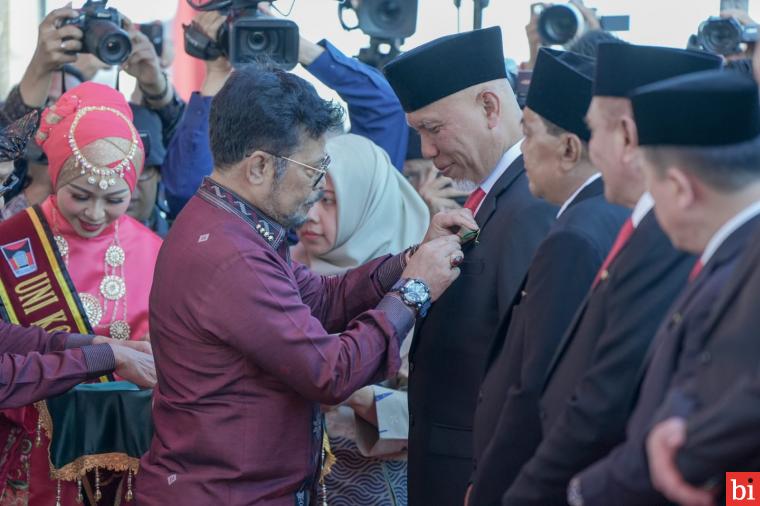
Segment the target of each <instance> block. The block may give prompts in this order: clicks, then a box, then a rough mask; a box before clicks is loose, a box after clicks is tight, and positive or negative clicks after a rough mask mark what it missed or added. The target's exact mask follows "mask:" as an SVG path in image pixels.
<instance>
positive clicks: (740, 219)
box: [700, 201, 760, 265]
mask: <svg viewBox="0 0 760 506" xmlns="http://www.w3.org/2000/svg"><path fill="white" fill-rule="evenodd" d="M758 214H760V201H757V202H755V203H753V204H750V205H749V206H747V207H745V208H744V209H743V210H742V211H741V212H739V214H737V215H736V216H734V217H733V218H731V219H730V220H728V221H727V222H725V223H724V224H723V226H722V227H720V228H719V229H718V231H717V232H715V233H714V234H713V236H712V237H711V238H710V240H709V241H708V242H707V246H705V251H703V252H702V257H701V258H700V261H701V262H702V265H707V262H709V261H710V259H711V258H712V256H713V255H714V254H715V252H716V251H718V248H720V246H721V245H722V244H723V243H724V242H725V241H726V239H728V238H729V237H730V236H731V234H733V233H734V232H736V230H737V229H739V227H741V226H742V225H744V224H745V223H747V222H748V221H749V220H751V219H752V218H754V217H755V216H757V215H758Z"/></svg>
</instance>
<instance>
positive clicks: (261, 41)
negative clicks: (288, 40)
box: [245, 30, 278, 53]
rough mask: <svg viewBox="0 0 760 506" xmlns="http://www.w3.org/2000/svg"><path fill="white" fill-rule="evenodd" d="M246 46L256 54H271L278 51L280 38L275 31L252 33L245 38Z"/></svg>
mask: <svg viewBox="0 0 760 506" xmlns="http://www.w3.org/2000/svg"><path fill="white" fill-rule="evenodd" d="M245 42H246V45H247V46H248V49H250V50H251V51H252V52H254V53H263V52H267V53H271V52H272V51H275V50H276V49H277V45H278V38H277V32H275V31H266V32H265V31H261V30H256V31H251V32H248V34H247V35H246V38H245Z"/></svg>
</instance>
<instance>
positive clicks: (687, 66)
mask: <svg viewBox="0 0 760 506" xmlns="http://www.w3.org/2000/svg"><path fill="white" fill-rule="evenodd" d="M722 62H723V60H721V58H720V57H719V56H715V55H712V54H709V53H704V52H701V51H688V50H686V49H674V48H670V47H659V46H635V45H632V44H618V43H614V42H605V43H601V44H599V53H598V55H597V57H596V78H595V79H594V95H595V96H604V97H627V96H628V95H629V94H630V93H631V92H632V91H633V90H634V89H636V88H638V87H640V86H644V85H647V84H651V83H656V82H657V81H663V80H665V79H670V78H671V77H676V76H680V75H684V74H690V73H692V72H701V71H703V70H714V69H719V68H720V67H721V65H722Z"/></svg>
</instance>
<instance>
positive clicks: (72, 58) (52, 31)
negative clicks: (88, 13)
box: [0, 4, 184, 141]
mask: <svg viewBox="0 0 760 506" xmlns="http://www.w3.org/2000/svg"><path fill="white" fill-rule="evenodd" d="M79 15H80V11H78V10H76V9H72V8H71V6H70V4H69V5H68V6H66V7H62V8H60V9H55V10H53V11H51V12H50V13H49V14H48V15H47V16H45V19H43V20H42V23H40V26H39V31H38V37H37V47H36V49H35V51H34V55H33V56H32V61H31V62H29V66H28V67H27V68H26V71H25V72H24V76H23V77H22V79H21V82H20V83H19V84H18V85H17V86H14V87H13V89H12V90H11V91H10V93H9V94H8V97H7V98H6V101H5V103H4V105H3V109H2V114H0V116H2V118H1V119H2V123H3V124H7V123H9V122H11V121H14V120H16V119H18V118H20V117H22V116H24V115H25V114H27V113H29V112H31V111H32V110H34V109H42V108H43V107H45V106H46V105H49V104H50V103H52V102H54V101H55V99H56V98H57V97H59V96H60V95H61V93H62V88H63V87H64V85H65V87H66V88H71V87H73V86H76V85H77V84H79V83H80V82H81V81H82V80H83V79H85V80H86V79H91V78H92V77H93V75H94V74H95V72H96V71H97V70H99V69H102V68H108V65H107V64H105V63H103V62H101V61H99V60H97V58H95V56H94V55H92V54H82V53H80V51H82V49H83V38H84V36H85V34H84V32H83V31H82V29H81V28H79V27H78V26H76V25H74V24H66V22H67V21H68V20H71V19H74V18H76V17H77V16H79ZM124 29H125V30H126V31H127V33H128V35H129V38H130V42H131V44H132V52H131V53H130V56H129V58H128V59H127V61H126V62H125V63H124V65H123V69H124V70H125V71H126V72H127V73H128V74H129V75H131V76H133V77H134V78H135V79H137V85H138V87H139V89H140V90H141V91H142V94H143V103H144V105H145V106H147V107H148V108H150V109H153V110H155V111H156V112H157V113H158V114H159V116H161V121H162V124H163V133H164V139H165V141H166V140H167V139H168V138H169V137H170V136H171V134H172V133H173V129H174V127H175V126H176V124H177V122H178V121H179V119H180V117H181V116H182V111H183V109H184V103H183V102H182V101H181V100H180V99H179V98H178V97H177V96H176V93H175V92H174V88H173V87H172V86H171V83H169V80H168V78H167V76H166V73H165V72H163V71H162V70H161V65H160V60H159V58H158V56H157V55H156V52H155V49H154V48H153V45H152V44H151V42H150V40H149V39H148V38H147V36H145V34H143V33H142V32H140V30H139V28H138V27H137V25H135V24H134V23H132V22H131V21H129V20H128V19H126V18H124ZM64 65H65V66H66V67H69V66H71V67H75V68H77V70H79V72H76V70H74V69H71V68H69V70H68V71H67V72H66V81H65V82H61V80H60V79H59V78H58V77H57V76H58V75H60V72H61V69H62V68H64ZM78 67H81V68H78ZM64 70H66V69H64Z"/></svg>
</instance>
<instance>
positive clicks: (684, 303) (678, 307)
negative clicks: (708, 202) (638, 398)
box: [641, 217, 760, 378]
mask: <svg viewBox="0 0 760 506" xmlns="http://www.w3.org/2000/svg"><path fill="white" fill-rule="evenodd" d="M758 221H760V217H755V218H753V219H751V220H750V221H748V222H747V223H745V224H744V225H742V226H741V227H739V228H738V229H737V230H735V231H734V233H732V234H731V235H730V236H729V237H728V238H726V240H725V242H724V243H723V244H722V245H721V246H720V248H718V250H717V251H716V252H715V254H714V255H713V256H712V258H710V260H709V261H708V262H707V265H705V266H704V268H703V269H702V272H701V273H700V274H699V276H697V278H696V279H695V280H694V281H692V282H691V283H689V284H688V285H687V287H686V289H685V290H684V291H683V293H682V294H681V296H680V297H679V298H678V301H677V302H676V303H675V304H674V305H673V307H672V308H671V310H670V311H669V312H668V315H667V316H666V318H665V320H663V323H662V326H661V329H660V330H658V332H657V335H656V338H655V339H656V340H655V341H654V343H653V345H652V346H650V348H649V351H648V352H647V357H646V359H645V360H644V367H643V370H642V374H641V376H642V378H643V376H644V374H646V368H648V367H649V364H650V363H651V361H652V359H653V358H654V355H655V353H658V350H659V348H660V347H662V346H664V345H665V344H666V343H665V342H664V341H666V340H668V339H671V335H672V331H671V327H672V323H674V319H673V316H674V315H675V314H680V315H683V314H684V313H685V312H686V311H687V309H688V307H689V305H690V304H691V301H692V300H693V299H694V297H695V296H696V295H697V294H699V292H700V291H701V290H702V289H703V287H704V285H705V284H707V282H708V280H709V279H710V278H711V277H712V275H713V274H714V273H715V271H716V270H717V269H718V267H720V266H721V265H723V264H725V263H726V262H730V261H732V260H734V259H735V257H736V256H737V255H741V253H742V251H743V250H744V249H745V247H746V246H747V243H748V242H749V241H750V239H749V237H748V236H750V235H751V233H752V231H753V230H754V228H755V226H756V225H757V222H758ZM737 268H738V267H737ZM719 300H722V299H719ZM715 313H716V312H715V311H711V314H715ZM664 329H667V330H664ZM671 344H672V343H671Z"/></svg>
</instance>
